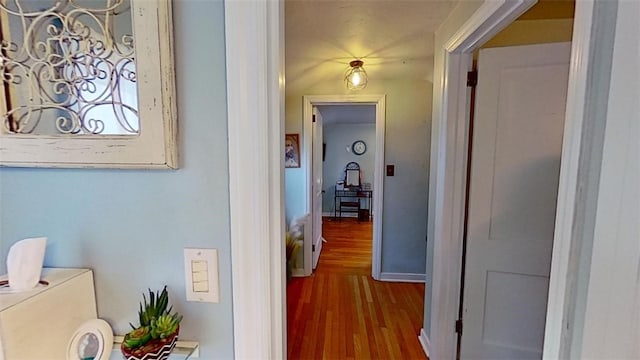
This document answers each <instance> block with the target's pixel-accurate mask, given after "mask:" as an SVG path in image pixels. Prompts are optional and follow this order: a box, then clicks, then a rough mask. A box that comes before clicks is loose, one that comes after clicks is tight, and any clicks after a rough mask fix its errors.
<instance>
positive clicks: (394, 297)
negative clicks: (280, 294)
mask: <svg viewBox="0 0 640 360" xmlns="http://www.w3.org/2000/svg"><path fill="white" fill-rule="evenodd" d="M372 225H373V223H372V222H357V221H356V220H355V219H342V220H341V221H336V220H334V219H332V218H324V221H323V236H324V238H325V239H326V240H327V242H326V243H325V244H324V246H323V250H322V254H321V256H320V262H319V264H318V268H317V269H316V271H315V272H314V274H313V275H312V276H310V277H306V278H304V277H303V278H293V279H292V280H291V282H290V283H289V285H288V287H287V328H288V331H287V344H288V351H287V354H288V358H289V359H425V355H424V352H423V350H422V347H421V345H420V343H419V342H418V333H419V331H420V327H421V323H420V322H421V320H422V315H423V296H424V284H414V283H391V282H380V281H375V280H373V279H372V278H371V241H372V240H371V239H372V227H373V226H372Z"/></svg>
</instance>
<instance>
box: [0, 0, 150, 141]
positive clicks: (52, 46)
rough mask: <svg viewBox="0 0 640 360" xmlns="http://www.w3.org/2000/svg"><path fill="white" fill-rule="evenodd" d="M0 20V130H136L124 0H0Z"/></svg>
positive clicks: (124, 132) (132, 57)
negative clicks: (0, 105)
mask: <svg viewBox="0 0 640 360" xmlns="http://www.w3.org/2000/svg"><path fill="white" fill-rule="evenodd" d="M0 23H1V28H0V79H1V81H0V85H1V86H2V87H3V90H4V97H5V102H6V105H7V106H6V108H5V109H4V110H5V111H4V113H3V114H0V116H1V120H2V126H4V127H5V131H7V132H9V133H13V134H36V135H59V134H82V135H97V134H100V135H115V134H117V135H137V134H139V132H140V121H139V115H138V96H137V86H136V80H137V78H136V64H135V52H134V38H133V36H132V35H131V33H132V30H131V29H132V25H131V24H132V20H131V11H130V4H129V1H128V0H92V1H87V0H0ZM0 93H2V92H1V91H0ZM0 100H1V99H0Z"/></svg>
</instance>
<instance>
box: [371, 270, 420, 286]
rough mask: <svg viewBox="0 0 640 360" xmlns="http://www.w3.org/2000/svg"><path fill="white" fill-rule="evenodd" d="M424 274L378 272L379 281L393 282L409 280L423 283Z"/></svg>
mask: <svg viewBox="0 0 640 360" xmlns="http://www.w3.org/2000/svg"><path fill="white" fill-rule="evenodd" d="M425 277H426V275H425V274H412V273H390V272H382V273H380V279H378V280H380V281H394V282H410V283H423V282H425Z"/></svg>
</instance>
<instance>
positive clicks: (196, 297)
mask: <svg viewBox="0 0 640 360" xmlns="http://www.w3.org/2000/svg"><path fill="white" fill-rule="evenodd" d="M184 275H185V287H186V290H187V301H201V302H213V303H217V302H220V287H219V285H218V283H219V279H218V249H184Z"/></svg>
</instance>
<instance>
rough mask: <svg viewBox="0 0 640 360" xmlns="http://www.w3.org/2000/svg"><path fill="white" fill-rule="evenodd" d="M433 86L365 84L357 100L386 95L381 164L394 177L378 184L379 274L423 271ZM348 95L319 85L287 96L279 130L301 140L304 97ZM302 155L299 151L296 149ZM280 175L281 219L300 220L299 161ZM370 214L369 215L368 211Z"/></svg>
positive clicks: (339, 85) (335, 86) (336, 85)
mask: <svg viewBox="0 0 640 360" xmlns="http://www.w3.org/2000/svg"><path fill="white" fill-rule="evenodd" d="M432 87H433V84H432V83H431V82H429V81H423V80H404V79H399V80H383V79H369V85H367V87H366V88H365V89H363V90H362V91H360V92H359V94H386V95H387V100H386V119H387V121H386V132H385V148H384V152H385V155H384V156H385V163H386V164H394V165H395V167H396V174H395V176H394V177H386V176H385V178H384V196H383V203H384V213H383V218H382V251H381V255H382V272H383V273H385V272H386V273H405V274H424V273H425V267H426V256H425V255H426V241H425V238H426V231H427V195H428V192H429V186H428V169H429V149H430V136H431V101H432ZM343 94H350V95H354V94H355V93H354V92H351V91H349V90H348V89H347V88H346V87H345V86H344V83H343V82H341V81H337V82H334V81H324V82H322V83H318V84H316V85H315V86H314V87H312V88H309V89H305V90H304V91H301V92H294V91H287V93H286V102H285V107H286V114H285V121H286V123H285V126H286V132H288V133H299V134H301V144H300V145H301V146H302V147H304V139H303V138H302V136H303V133H302V98H303V96H304V95H343ZM301 149H303V148H301ZM301 166H302V167H301V168H299V169H286V171H285V185H286V188H285V189H286V194H285V195H286V197H285V201H286V205H285V206H286V213H287V218H288V219H290V218H292V217H296V216H299V215H301V214H304V205H305V195H304V171H305V169H306V166H307V164H305V163H304V161H303V162H302V164H301ZM374 211H375V209H374Z"/></svg>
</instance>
